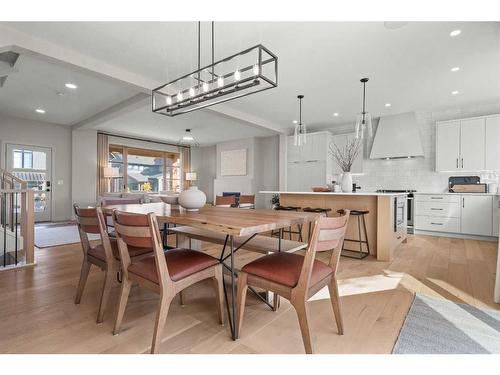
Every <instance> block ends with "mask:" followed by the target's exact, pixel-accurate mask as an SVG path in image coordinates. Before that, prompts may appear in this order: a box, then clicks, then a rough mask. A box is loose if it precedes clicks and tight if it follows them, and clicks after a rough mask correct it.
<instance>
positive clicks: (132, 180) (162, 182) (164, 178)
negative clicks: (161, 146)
mask: <svg viewBox="0 0 500 375" xmlns="http://www.w3.org/2000/svg"><path fill="white" fill-rule="evenodd" d="M108 166H109V167H111V168H117V169H118V170H119V173H118V177H112V178H111V179H110V180H111V182H110V185H109V186H110V191H112V192H119V191H122V190H124V188H127V189H128V190H129V191H153V192H160V191H164V190H169V191H176V192H180V191H181V187H182V173H181V156H180V154H179V153H175V152H164V151H155V150H144V149H138V148H130V147H125V146H116V145H110V146H109V158H108ZM124 172H126V173H124Z"/></svg>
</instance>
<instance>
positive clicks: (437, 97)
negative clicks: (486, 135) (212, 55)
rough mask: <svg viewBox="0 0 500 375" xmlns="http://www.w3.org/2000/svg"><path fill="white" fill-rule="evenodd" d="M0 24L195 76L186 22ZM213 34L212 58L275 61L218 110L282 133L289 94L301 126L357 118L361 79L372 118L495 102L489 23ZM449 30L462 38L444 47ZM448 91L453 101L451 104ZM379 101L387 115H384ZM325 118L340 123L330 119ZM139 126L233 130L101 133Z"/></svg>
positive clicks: (249, 26)
mask: <svg viewBox="0 0 500 375" xmlns="http://www.w3.org/2000/svg"><path fill="white" fill-rule="evenodd" d="M3 24H4V25H7V26H8V27H13V28H16V29H18V30H20V31H23V32H25V33H28V34H32V35H35V36H37V37H39V38H42V39H46V40H48V41H51V42H53V43H56V44H58V45H61V46H62V47H64V48H69V49H73V50H77V51H78V52H80V53H82V54H85V55H88V56H91V57H93V58H96V59H100V60H103V61H106V62H108V63H110V64H115V65H117V66H120V67H122V68H124V69H127V70H129V71H131V72H134V73H137V74H140V75H143V76H147V77H150V78H151V79H154V80H157V81H159V82H167V81H168V80H171V79H174V78H176V77H177V76H179V75H183V74H186V73H189V72H190V71H193V70H194V69H195V68H196V43H197V39H196V37H197V24H196V22H187V23H186V22H183V23H180V22H179V23H176V22H164V23H158V22H151V23H140V22H102V23H98V22H85V23H82V22H73V23H64V22H63V23H61V22H58V23H50V22H28V23H26V22H24V23H8V24H7V23H3ZM209 28H210V24H209V23H204V24H203V36H204V40H203V46H204V47H205V48H204V54H203V61H204V62H205V63H208V61H209V55H208V53H209V45H208V43H209ZM215 29H216V59H217V58H222V57H224V56H226V55H229V54H233V53H235V52H238V51H240V50H243V49H245V48H246V47H249V46H251V45H254V44H258V43H262V44H264V45H265V46H266V47H268V48H269V49H270V50H271V51H273V52H274V53H276V54H277V55H278V57H279V87H278V88H276V89H272V90H268V91H265V92H262V93H259V94H255V95H251V96H248V97H245V98H241V99H238V100H235V101H231V102H228V103H226V104H225V105H227V106H228V107H231V108H233V109H236V110H238V111H241V112H244V113H248V114H251V115H255V116H258V117H260V118H263V119H265V120H267V121H270V122H273V123H275V124H277V125H278V126H280V127H281V128H282V129H284V130H285V131H290V130H291V128H292V126H293V124H292V120H294V119H296V118H297V116H298V113H297V112H298V103H297V99H296V96H297V94H299V93H300V94H304V95H305V99H304V104H303V120H304V121H305V122H306V123H307V124H308V125H309V126H310V127H313V128H314V127H317V128H321V127H325V126H333V125H335V124H345V123H346V122H350V121H353V119H354V117H355V114H356V113H357V112H358V111H359V110H360V105H361V84H360V83H359V79H360V78H362V77H364V76H366V77H369V78H370V81H369V83H368V85H367V109H368V110H369V111H370V112H371V113H372V114H373V115H374V116H384V115H388V114H396V113H403V112H408V111H413V110H419V109H432V108H442V107H450V106H457V105H463V104H466V103H475V102H484V101H493V100H500V74H499V66H500V64H499V63H500V23H498V22H496V23H493V22H489V23H488V22H482V23H478V22H464V23H457V22H450V23H448V22H412V23H408V24H407V25H405V26H403V27H401V28H398V29H392V30H391V29H387V28H385V27H384V24H383V22H363V23H359V22H358V23H347V22H329V23H325V22H322V23H320V22H317V23H312V22H272V23H271V22H258V23H251V22H237V23H222V22H221V23H216V25H215ZM454 29H461V30H462V33H461V34H460V35H459V36H457V37H454V38H451V37H450V36H449V33H450V31H452V30H454ZM202 64H203V62H202ZM453 66H460V71H459V72H456V73H452V72H450V68H451V67H453ZM453 90H458V91H459V92H460V94H458V95H451V91H453ZM93 91H94V90H93ZM129 96H130V95H129ZM387 102H390V103H391V104H392V107H391V108H386V107H384V104H385V103H387ZM216 108H217V107H216V106H215V107H214V109H216ZM0 110H2V109H1V108H0ZM334 112H338V113H340V115H339V116H338V117H333V116H332V114H333V113H334ZM155 116H156V117H155ZM139 121H140V123H141V124H143V125H142V126H144V129H148V130H147V131H148V132H149V131H150V130H151V131H155V132H156V133H155V134H151V136H156V135H158V134H163V132H164V129H165V128H164V127H163V125H160V123H161V124H167V126H169V128H170V127H171V128H176V129H181V128H184V127H193V128H195V126H194V125H189V126H187V125H186V123H189V124H195V125H196V126H198V127H199V138H200V141H201V142H207V143H211V142H212V140H213V139H216V138H218V137H221V138H223V137H226V136H227V134H226V132H227V130H228V129H231V130H233V129H234V128H233V129H232V128H228V127H225V126H223V125H222V124H226V123H227V126H232V124H234V121H232V120H231V121H230V120H228V119H226V118H223V117H220V116H218V115H216V114H214V113H212V112H209V111H197V112H194V113H191V114H186V115H182V116H180V117H177V118H174V119H171V118H165V117H163V116H159V115H150V114H149V113H148V110H147V109H143V110H139V111H134V112H132V113H131V114H129V115H125V118H124V121H118V123H121V125H118V123H116V124H113V122H110V123H107V125H104V124H103V125H102V126H109V129H110V130H111V129H117V127H119V126H120V128H121V130H122V131H123V132H129V131H134V130H135V131H137V128H136V126H137V124H138V122H139ZM127 124H130V127H129V125H127ZM234 127H241V129H243V128H244V129H245V131H242V133H241V136H239V137H238V138H242V137H243V136H244V135H243V133H245V135H246V134H248V133H252V134H255V135H257V134H260V133H259V130H257V128H254V127H247V126H245V125H243V124H242V123H241V124H239V123H238V125H234ZM215 129H220V132H219V131H217V132H216V131H215ZM203 132H205V133H206V134H203ZM161 136H162V137H163V135H161ZM205 136H206V137H207V139H205V138H204V137H205ZM175 137H177V134H176V135H175Z"/></svg>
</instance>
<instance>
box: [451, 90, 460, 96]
mask: <svg viewBox="0 0 500 375" xmlns="http://www.w3.org/2000/svg"><path fill="white" fill-rule="evenodd" d="M458 93H459V92H458V91H457V90H454V91H452V92H451V95H458Z"/></svg>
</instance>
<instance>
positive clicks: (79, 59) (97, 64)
mask: <svg viewBox="0 0 500 375" xmlns="http://www.w3.org/2000/svg"><path fill="white" fill-rule="evenodd" d="M2 51H14V52H17V53H20V54H25V55H35V56H36V57H38V58H42V59H44V60H46V61H49V62H52V63H56V64H63V65H68V66H70V67H72V68H74V69H78V70H81V71H84V72H85V73H86V74H94V75H96V76H99V77H101V78H102V77H104V78H107V79H114V80H118V81H120V82H121V83H122V84H125V85H129V86H130V87H132V88H135V89H136V90H138V91H139V92H140V93H141V94H143V95H146V96H150V95H151V90H152V88H154V87H158V86H160V85H161V84H163V82H158V81H156V80H153V79H150V78H148V77H145V76H142V75H140V74H136V73H133V72H130V71H128V70H125V69H123V68H121V67H119V66H116V65H112V64H109V63H107V62H105V61H102V60H98V59H95V58H93V57H90V56H87V55H84V54H82V53H80V52H78V51H76V50H73V49H69V48H66V47H61V46H60V45H57V44H55V43H52V42H50V41H47V40H45V39H41V38H38V37H36V36H33V35H31V34H27V33H24V32H21V31H19V30H16V29H15V28H12V27H8V26H4V25H0V52H2ZM134 98H135V99H133V98H130V99H127V100H125V101H124V102H121V103H118V104H117V105H115V106H113V107H111V108H109V110H110V111H109V112H110V113H109V114H108V113H107V110H105V111H103V112H101V113H98V114H96V115H95V116H92V117H90V118H89V119H87V120H84V121H81V122H79V123H77V124H74V125H73V126H74V128H75V129H76V128H82V127H92V126H95V125H96V123H97V122H99V123H101V122H104V121H106V120H100V118H101V117H102V118H106V119H108V118H109V117H108V116H111V115H112V114H113V115H114V116H117V115H119V114H120V113H123V112H122V111H124V110H125V108H124V107H123V106H125V105H126V104H127V103H128V101H129V100H130V103H129V104H130V105H133V106H132V107H133V109H136V108H137V107H135V105H138V103H139V102H141V101H142V99H144V98H145V97H144V96H142V97H138V98H136V97H134ZM142 105H144V103H143V104H142ZM115 107H116V108H115ZM122 107H123V108H122ZM203 110H209V111H211V112H213V113H216V114H219V115H222V116H225V117H229V118H233V119H236V120H239V121H243V122H245V123H246V124H248V125H251V126H255V127H257V128H264V129H267V130H271V131H274V132H276V133H283V132H285V131H286V129H285V128H284V127H283V126H281V125H278V124H276V123H273V122H271V121H268V120H266V119H263V118H260V117H258V116H254V115H251V114H249V113H245V112H242V111H239V110H236V109H233V108H230V107H228V106H225V105H222V104H219V105H217V106H216V107H211V108H205V109H203ZM94 117H95V118H94ZM92 124H93V125H92Z"/></svg>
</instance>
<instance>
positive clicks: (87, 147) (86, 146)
mask: <svg viewBox="0 0 500 375" xmlns="http://www.w3.org/2000/svg"><path fill="white" fill-rule="evenodd" d="M71 139H72V145H73V147H72V153H71V160H72V162H71V164H72V169H71V170H72V172H71V180H72V192H71V200H72V203H78V204H79V205H80V206H90V205H94V204H95V202H96V196H97V130H74V131H72V134H71Z"/></svg>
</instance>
